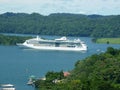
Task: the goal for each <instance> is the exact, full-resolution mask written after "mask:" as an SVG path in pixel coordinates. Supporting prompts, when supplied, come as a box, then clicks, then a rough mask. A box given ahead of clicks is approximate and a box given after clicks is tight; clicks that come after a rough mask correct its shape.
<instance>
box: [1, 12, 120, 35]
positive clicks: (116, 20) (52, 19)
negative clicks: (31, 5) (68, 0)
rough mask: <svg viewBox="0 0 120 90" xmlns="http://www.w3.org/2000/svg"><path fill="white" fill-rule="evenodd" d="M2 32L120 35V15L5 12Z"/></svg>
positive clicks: (2, 17) (2, 16)
mask: <svg viewBox="0 0 120 90" xmlns="http://www.w3.org/2000/svg"><path fill="white" fill-rule="evenodd" d="M0 32H1V33H24V34H26V33H27V34H40V35H65V36H85V37H86V36H87V37H88V36H92V37H120V15H116V16H100V15H80V14H64V13H61V14H60V13H58V14H51V15H49V16H42V15H40V14H37V13H32V14H25V13H4V14H1V15H0Z"/></svg>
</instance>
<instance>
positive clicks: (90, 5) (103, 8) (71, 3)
mask: <svg viewBox="0 0 120 90" xmlns="http://www.w3.org/2000/svg"><path fill="white" fill-rule="evenodd" d="M5 12H14V13H33V12H36V13H40V14H42V15H49V14H51V13H75V14H87V15H88V14H100V15H118V14H119V15H120V0H0V14H2V13H5Z"/></svg>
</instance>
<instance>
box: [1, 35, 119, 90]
mask: <svg viewBox="0 0 120 90" xmlns="http://www.w3.org/2000/svg"><path fill="white" fill-rule="evenodd" d="M46 37H47V38H54V37H50V36H46ZM70 38H71V39H73V38H74V37H70ZM80 39H82V40H84V41H85V42H86V44H87V45H88V51H87V52H68V51H40V50H32V49H21V48H19V47H18V46H0V84H4V83H11V84H13V85H15V87H16V90H34V88H33V87H31V86H28V85H27V84H26V83H27V81H28V77H29V76H31V75H35V76H36V77H38V78H39V77H44V75H45V73H46V72H48V71H61V70H63V71H69V70H71V69H73V68H74V64H75V62H76V61H78V60H81V59H84V58H85V57H87V56H90V55H91V54H94V53H100V52H104V51H106V48H107V47H109V46H112V47H115V48H120V45H113V44H95V43H92V42H91V38H87V37H82V38H80Z"/></svg>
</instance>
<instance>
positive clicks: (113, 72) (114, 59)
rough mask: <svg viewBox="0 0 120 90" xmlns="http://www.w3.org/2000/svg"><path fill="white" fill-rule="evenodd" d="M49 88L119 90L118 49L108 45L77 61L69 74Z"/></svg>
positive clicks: (55, 89) (119, 54)
mask: <svg viewBox="0 0 120 90" xmlns="http://www.w3.org/2000/svg"><path fill="white" fill-rule="evenodd" d="M39 85H40V84H39ZM41 87H42V85H41ZM40 90H41V89H40ZM44 90H47V89H44ZM49 90H120V50H119V49H114V48H112V47H109V48H108V49H107V51H106V52H105V53H100V54H94V55H92V56H89V57H87V58H86V59H84V60H80V61H78V62H77V63H76V64H75V68H74V69H73V70H72V71H71V74H70V76H69V77H67V78H66V79H65V80H64V82H62V83H57V84H54V85H53V84H52V86H51V88H50V89H49Z"/></svg>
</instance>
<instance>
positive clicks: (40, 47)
mask: <svg viewBox="0 0 120 90" xmlns="http://www.w3.org/2000/svg"><path fill="white" fill-rule="evenodd" d="M17 45H18V46H20V47H24V48H31V49H39V50H61V51H86V50H87V48H86V47H75V48H69V47H52V46H51V47H50V46H49V47H46V46H34V45H32V44H24V43H23V44H17Z"/></svg>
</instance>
